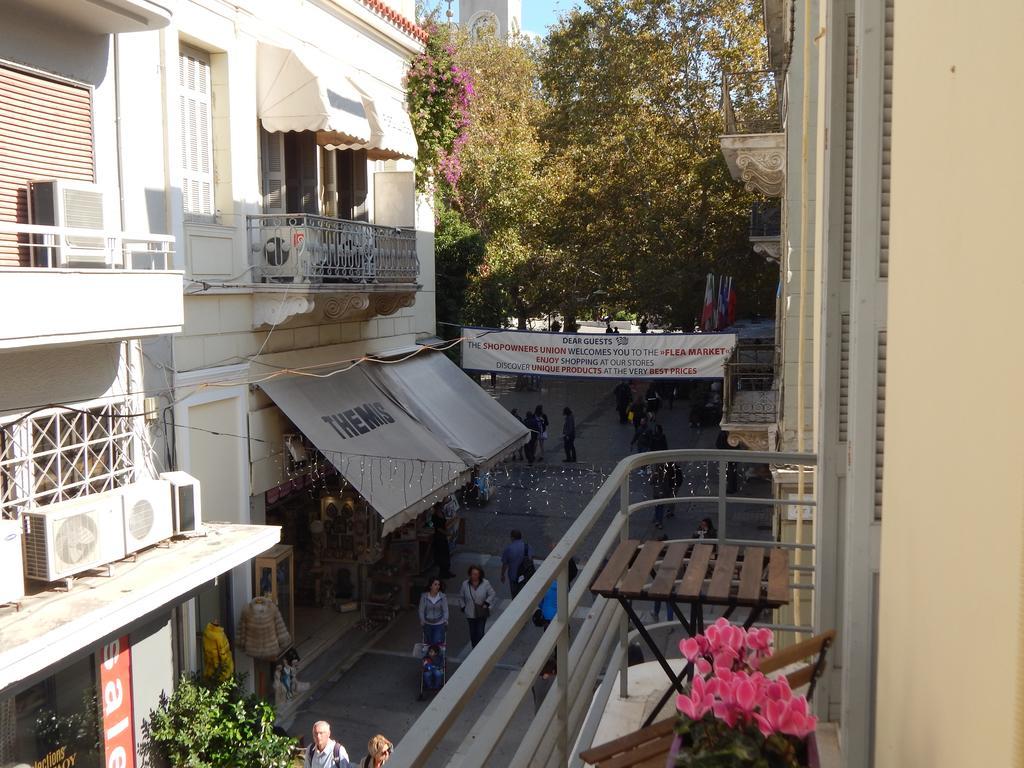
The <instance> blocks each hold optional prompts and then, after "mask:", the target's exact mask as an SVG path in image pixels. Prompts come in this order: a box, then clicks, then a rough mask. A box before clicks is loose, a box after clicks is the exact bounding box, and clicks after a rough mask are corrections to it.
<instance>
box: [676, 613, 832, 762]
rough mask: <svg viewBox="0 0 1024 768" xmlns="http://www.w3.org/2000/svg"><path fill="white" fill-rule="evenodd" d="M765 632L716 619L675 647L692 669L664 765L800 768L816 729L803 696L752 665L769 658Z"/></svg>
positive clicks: (680, 698)
mask: <svg viewBox="0 0 1024 768" xmlns="http://www.w3.org/2000/svg"><path fill="white" fill-rule="evenodd" d="M772 640H773V638H772V632H771V630H769V629H751V630H744V629H743V628H742V627H738V626H735V625H733V624H730V623H729V622H728V621H727V620H726V619H719V620H718V621H716V622H715V623H714V624H713V625H712V626H710V627H708V629H707V631H706V632H705V634H703V635H697V636H696V637H691V638H687V639H686V640H683V641H682V642H680V644H679V649H680V651H681V652H682V654H683V656H684V657H685V658H686V659H687V661H689V662H691V663H693V665H694V676H693V682H692V683H691V684H690V688H689V691H688V692H687V693H684V694H680V695H679V696H678V698H677V700H676V706H677V708H678V710H679V718H678V722H677V724H676V738H675V740H674V742H673V745H672V750H671V753H670V756H669V761H668V766H667V768H683V767H684V766H685V767H686V768H691V767H692V768H697V767H698V766H701V767H706V768H712V767H714V768H732V767H733V766H737V767H738V766H757V767H759V768H804V767H805V766H808V765H809V761H808V741H809V738H808V737H810V736H811V735H812V734H813V733H814V729H815V727H816V725H817V718H815V717H814V716H813V715H811V714H810V713H809V711H808V707H807V699H806V698H805V697H803V696H796V695H794V694H793V691H792V690H791V689H790V687H789V683H788V681H787V680H786V679H785V678H784V677H779V678H775V679H769V678H767V677H765V676H764V675H763V674H762V673H761V672H759V671H758V668H759V667H760V665H761V662H762V661H763V660H764V659H766V658H768V657H769V656H770V655H771V653H772Z"/></svg>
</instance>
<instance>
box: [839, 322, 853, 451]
mask: <svg viewBox="0 0 1024 768" xmlns="http://www.w3.org/2000/svg"><path fill="white" fill-rule="evenodd" d="M849 419H850V316H849V315H841V316H840V318H839V440H840V442H844V443H845V442H846V441H847V439H848V438H847V429H848V428H849V425H850V421H849Z"/></svg>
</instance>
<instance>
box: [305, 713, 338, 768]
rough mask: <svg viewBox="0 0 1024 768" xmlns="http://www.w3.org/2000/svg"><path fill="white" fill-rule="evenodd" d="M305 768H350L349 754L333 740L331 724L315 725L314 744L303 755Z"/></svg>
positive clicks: (318, 721)
mask: <svg viewBox="0 0 1024 768" xmlns="http://www.w3.org/2000/svg"><path fill="white" fill-rule="evenodd" d="M302 765H303V768H349V761H348V752H346V751H345V748H344V747H343V746H341V744H339V743H338V742H336V741H335V740H334V739H332V738H331V724H330V723H328V722H327V721H326V720H317V721H316V722H315V723H313V743H312V744H310V745H309V748H308V749H306V750H305V751H303V753H302Z"/></svg>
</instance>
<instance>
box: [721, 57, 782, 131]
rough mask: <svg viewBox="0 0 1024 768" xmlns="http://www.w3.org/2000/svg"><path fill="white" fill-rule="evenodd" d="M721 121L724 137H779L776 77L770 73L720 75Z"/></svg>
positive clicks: (779, 110) (779, 118) (780, 114)
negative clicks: (773, 134)
mask: <svg viewBox="0 0 1024 768" xmlns="http://www.w3.org/2000/svg"><path fill="white" fill-rule="evenodd" d="M722 117H723V118H724V120H725V134H726V135H727V136H735V135H746V134H755V133H780V132H781V131H782V100H781V99H780V98H779V74H778V73H777V72H775V71H774V70H770V69H758V70H751V71H748V72H725V73H723V74H722Z"/></svg>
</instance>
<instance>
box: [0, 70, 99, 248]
mask: <svg viewBox="0 0 1024 768" xmlns="http://www.w3.org/2000/svg"><path fill="white" fill-rule="evenodd" d="M35 179H74V180H77V181H95V180H96V175H95V161H94V156H93V131H92V91H91V90H90V89H89V87H88V86H84V85H77V84H74V83H69V82H66V81H63V80H54V79H50V78H47V77H45V76H43V75H39V74H35V73H31V72H25V71H22V70H19V69H14V68H12V67H4V66H0V221H6V222H17V223H21V224H27V223H29V221H28V182H29V181H31V180H35ZM30 263H31V259H30V255H29V253H28V249H27V248H19V246H18V238H17V237H16V236H15V235H0V266H5V267H17V266H26V265H28V264H30Z"/></svg>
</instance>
